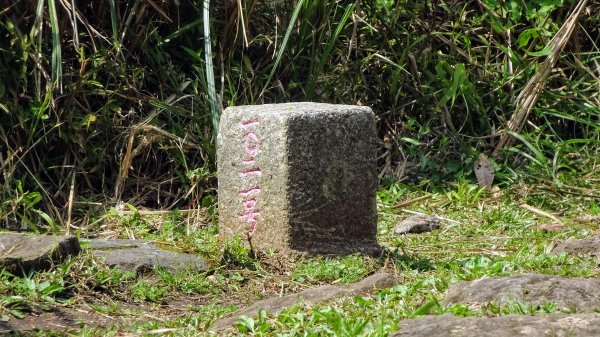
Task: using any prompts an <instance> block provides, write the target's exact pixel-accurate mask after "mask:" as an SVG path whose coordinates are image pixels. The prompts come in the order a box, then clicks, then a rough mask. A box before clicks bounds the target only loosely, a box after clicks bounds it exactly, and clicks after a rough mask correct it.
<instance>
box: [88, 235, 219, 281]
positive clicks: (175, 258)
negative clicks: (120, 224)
mask: <svg viewBox="0 0 600 337" xmlns="http://www.w3.org/2000/svg"><path fill="white" fill-rule="evenodd" d="M83 246H84V248H85V249H89V251H90V253H91V254H92V255H94V256H99V257H101V258H103V259H104V261H105V262H106V264H108V265H109V266H110V267H113V268H117V269H119V270H123V271H134V272H137V273H144V272H148V271H151V270H153V269H154V268H157V267H161V268H165V269H166V270H168V271H170V272H181V271H183V270H193V271H197V272H203V271H206V270H207V269H208V265H207V263H206V261H205V260H204V259H202V258H201V257H199V256H196V255H192V254H183V253H177V252H172V251H168V250H165V249H161V248H158V247H156V246H154V245H153V244H151V243H149V242H147V241H141V240H104V239H91V240H89V243H86V244H84V245H83Z"/></svg>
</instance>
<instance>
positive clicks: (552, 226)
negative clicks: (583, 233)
mask: <svg viewBox="0 0 600 337" xmlns="http://www.w3.org/2000/svg"><path fill="white" fill-rule="evenodd" d="M535 228H537V229H540V230H543V231H544V232H560V231H562V230H564V229H565V225H563V224H560V223H556V222H549V223H544V224H541V225H538V226H536V227H535Z"/></svg>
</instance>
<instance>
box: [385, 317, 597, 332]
mask: <svg viewBox="0 0 600 337" xmlns="http://www.w3.org/2000/svg"><path fill="white" fill-rule="evenodd" d="M399 327H400V331H397V332H394V333H392V334H390V337H404V336H406V337H408V336H410V337H431V336H440V337H451V336H452V337H454V336H456V337H571V336H577V337H596V336H600V315H599V314H574V315H567V314H546V315H536V316H529V315H506V316H500V317H457V316H454V315H452V314H444V315H440V316H421V317H419V318H415V319H408V320H404V321H401V322H400V324H399Z"/></svg>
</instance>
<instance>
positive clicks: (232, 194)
mask: <svg viewBox="0 0 600 337" xmlns="http://www.w3.org/2000/svg"><path fill="white" fill-rule="evenodd" d="M375 142H376V129H375V115H374V114H373V112H372V111H371V109H370V108H368V107H361V106H351V105H332V104H322V103H286V104H267V105H255V106H239V107H230V108H227V109H225V111H224V112H223V115H222V117H221V125H220V128H219V135H218V138H217V166H218V177H219V192H218V193H219V224H220V233H221V235H222V236H224V237H225V238H227V239H231V238H232V237H234V236H240V237H241V238H242V239H243V241H244V242H246V241H248V240H246V238H250V242H251V244H252V245H253V246H254V247H259V248H262V249H270V248H276V249H279V250H280V251H290V250H291V251H300V252H308V253H311V254H345V253H352V252H368V253H374V252H377V251H378V246H377V242H376V239H375V235H376V229H377V209H376V203H375V191H376V187H377V174H376V147H375Z"/></svg>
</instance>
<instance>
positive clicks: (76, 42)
mask: <svg viewBox="0 0 600 337" xmlns="http://www.w3.org/2000/svg"><path fill="white" fill-rule="evenodd" d="M71 10H72V11H73V13H71V25H72V26H73V45H74V46H75V49H79V32H78V31H77V7H75V0H71Z"/></svg>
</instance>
